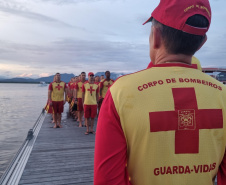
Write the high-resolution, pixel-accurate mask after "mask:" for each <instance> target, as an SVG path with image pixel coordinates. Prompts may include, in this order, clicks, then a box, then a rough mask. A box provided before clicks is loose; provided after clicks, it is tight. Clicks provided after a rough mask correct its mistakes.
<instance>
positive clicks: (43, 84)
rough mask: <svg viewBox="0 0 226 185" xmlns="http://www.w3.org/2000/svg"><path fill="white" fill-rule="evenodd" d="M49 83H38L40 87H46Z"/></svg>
mask: <svg viewBox="0 0 226 185" xmlns="http://www.w3.org/2000/svg"><path fill="white" fill-rule="evenodd" d="M47 85H48V84H47V83H46V82H44V81H41V82H40V84H39V85H38V86H39V87H44V86H47Z"/></svg>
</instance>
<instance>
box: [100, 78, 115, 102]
mask: <svg viewBox="0 0 226 185" xmlns="http://www.w3.org/2000/svg"><path fill="white" fill-rule="evenodd" d="M113 83H114V80H112V79H110V80H109V81H107V80H106V79H103V80H101V82H100V89H102V94H101V95H102V98H104V97H105V95H106V93H107V91H108V88H109V87H110V86H111V85H112V84H113Z"/></svg>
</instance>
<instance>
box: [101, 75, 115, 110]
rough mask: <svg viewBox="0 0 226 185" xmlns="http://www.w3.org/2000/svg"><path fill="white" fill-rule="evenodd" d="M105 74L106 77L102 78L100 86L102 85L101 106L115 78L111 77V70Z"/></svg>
mask: <svg viewBox="0 0 226 185" xmlns="http://www.w3.org/2000/svg"><path fill="white" fill-rule="evenodd" d="M105 76H106V78H105V79H103V80H101V82H100V84H99V86H100V98H99V99H100V100H99V102H100V107H101V104H102V102H103V100H104V97H105V95H106V93H107V91H108V89H109V87H110V86H111V85H112V84H113V83H114V80H112V79H111V78H110V77H111V73H110V71H106V72H105Z"/></svg>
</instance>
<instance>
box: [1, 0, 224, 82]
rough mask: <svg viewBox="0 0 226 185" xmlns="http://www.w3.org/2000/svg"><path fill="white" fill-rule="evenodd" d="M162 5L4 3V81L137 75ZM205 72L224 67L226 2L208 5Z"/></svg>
mask: <svg viewBox="0 0 226 185" xmlns="http://www.w3.org/2000/svg"><path fill="white" fill-rule="evenodd" d="M158 3H159V0H1V1H0V28H1V29H0V42H1V44H0V77H1V76H5V77H8V78H11V77H16V76H17V77H18V76H21V77H31V78H37V77H41V76H49V75H52V74H55V73H56V72H60V73H74V74H76V75H77V74H80V72H81V71H85V72H89V71H93V72H99V71H106V70H110V71H112V72H125V73H130V72H135V71H138V70H141V69H144V68H146V66H147V65H148V63H149V62H150V58H149V45H148V37H149V33H150V26H151V24H147V25H145V26H143V25H142V23H143V22H145V21H146V19H147V18H149V16H150V14H151V12H152V11H153V10H154V8H155V7H156V6H157V5H158ZM210 4H211V7H212V24H211V27H210V30H209V32H208V34H207V36H208V41H207V42H206V44H205V46H204V47H203V48H202V49H201V50H200V51H198V52H197V53H196V55H195V56H196V57H198V59H199V60H200V61H201V64H202V67H224V68H226V23H225V18H226V11H225V7H226V1H225V0H210Z"/></svg>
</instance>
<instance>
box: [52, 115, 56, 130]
mask: <svg viewBox="0 0 226 185" xmlns="http://www.w3.org/2000/svg"><path fill="white" fill-rule="evenodd" d="M53 120H55V125H54V126H53V128H57V114H53Z"/></svg>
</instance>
